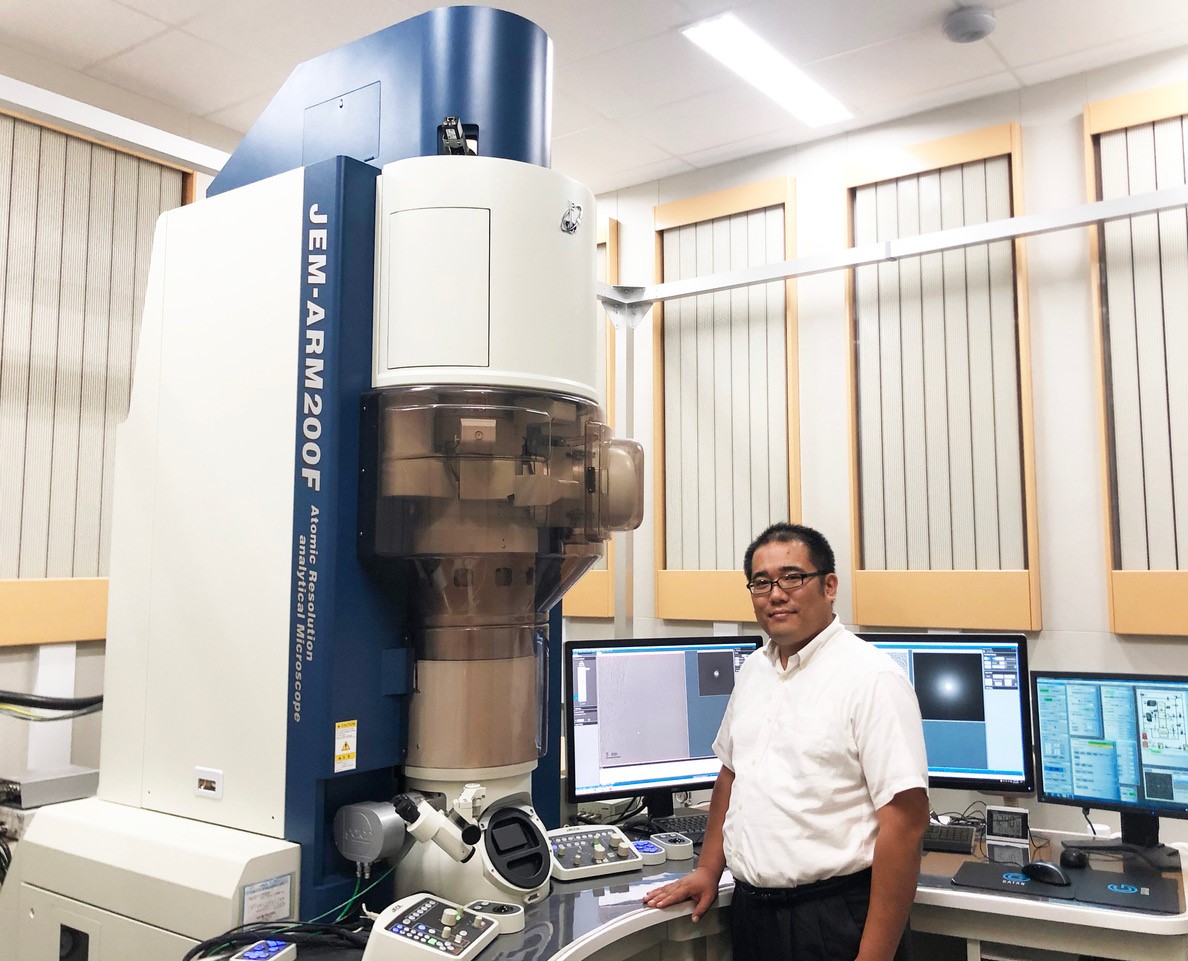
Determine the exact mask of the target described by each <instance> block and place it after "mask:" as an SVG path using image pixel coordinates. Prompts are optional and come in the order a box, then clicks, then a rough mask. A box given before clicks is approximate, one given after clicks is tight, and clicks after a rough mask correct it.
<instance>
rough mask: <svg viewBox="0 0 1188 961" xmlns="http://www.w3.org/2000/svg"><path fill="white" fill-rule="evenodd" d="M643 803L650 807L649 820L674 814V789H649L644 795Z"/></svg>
mask: <svg viewBox="0 0 1188 961" xmlns="http://www.w3.org/2000/svg"><path fill="white" fill-rule="evenodd" d="M643 803H644V807H646V808H647V809H648V819H649V820H654V819H655V818H670V817H672V815H673V807H672V791H648V792H646V793H645V794H644V796H643Z"/></svg>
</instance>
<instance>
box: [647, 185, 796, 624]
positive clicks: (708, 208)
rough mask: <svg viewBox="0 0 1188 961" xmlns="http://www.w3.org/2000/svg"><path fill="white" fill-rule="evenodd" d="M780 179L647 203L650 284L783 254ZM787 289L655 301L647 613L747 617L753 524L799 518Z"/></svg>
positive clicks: (786, 243)
mask: <svg viewBox="0 0 1188 961" xmlns="http://www.w3.org/2000/svg"><path fill="white" fill-rule="evenodd" d="M792 190H793V184H792V181H791V180H790V179H787V178H775V179H773V180H769V181H764V182H762V183H758V184H752V185H748V186H745V187H739V188H735V189H732V190H725V191H721V192H719V193H715V194H709V195H706V196H702V197H696V198H692V199H689V200H683V201H680V202H676V203H671V204H664V205H661V206H659V207H657V208H656V209H655V223H656V231H657V234H656V242H657V272H658V274H659V279H660V281H661V282H664V281H673V280H685V279H690V278H694V277H706V276H708V275H710V274H714V273H721V272H724V271H729V270H735V269H739V268H743V267H751V266H758V265H762V264H769V263H779V262H781V261H784V260H788V259H791V257H792V256H793V246H794V229H795V228H794V224H795V217H794V203H793V199H792V197H793V194H792ZM794 291H795V285H794V283H793V282H792V281H776V282H773V283H768V284H759V285H753V286H751V287H743V288H739V289H737V290H731V291H724V292H720V293H714V294H703V295H697V296H694V297H685V298H680V299H678V300H673V301H669V302H668V303H666V304H665V305H664V306H663V309H659V308H658V309H657V311H656V314H655V316H656V318H657V320H656V324H655V331H656V337H657V343H656V351H655V357H656V364H657V371H656V376H655V382H656V385H657V395H656V404H655V406H656V427H655V431H656V434H655V435H656V437H657V439H658V440H659V443H658V445H657V446H658V453H657V456H656V498H655V501H656V505H657V510H656V558H657V571H656V616H657V617H661V618H679V619H681V620H722V621H726V620H734V621H750V620H753V618H754V611H753V608H752V607H751V602H750V599H749V597H748V595H747V592H746V589H745V587H744V583H743V576H742V573H741V570H740V569H741V566H742V556H743V552H744V551H745V550H746V547H747V545H748V544H749V543H750V542H751V540H752V539H753V538H754V536H755V534H756V533H757V532H758V531H760V530H762V529H763V528H764V527H766V526H768V525H769V524H771V523H773V522H775V521H781V520H788V519H789V518H792V519H797V518H798V517H799V514H800V462H799V453H798V447H799V444H798V412H797V377H796V370H797V365H796V312H795V296H794Z"/></svg>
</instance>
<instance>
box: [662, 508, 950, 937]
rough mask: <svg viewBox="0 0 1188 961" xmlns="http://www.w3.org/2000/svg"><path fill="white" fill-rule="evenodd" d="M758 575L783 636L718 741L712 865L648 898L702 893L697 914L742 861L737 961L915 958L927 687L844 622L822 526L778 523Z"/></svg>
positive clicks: (754, 576)
mask: <svg viewBox="0 0 1188 961" xmlns="http://www.w3.org/2000/svg"><path fill="white" fill-rule="evenodd" d="M743 570H744V572H745V573H746V576H747V588H748V589H749V590H750V592H751V602H752V604H753V605H754V608H755V616H756V618H757V619H758V621H759V625H760V627H762V628H763V630H764V632H765V633H766V634H767V635H768V637H769V638H770V640H769V641H768V643H767V645H766V646H765V647H764V648H763V649H762V650H759V651H756V652H755V653H754V654H753V655H752V656H751V657H749V658H748V659H747V661H746V663H745V664H744V665H743V668H742V670H741V671H740V672H739V675H738V681H737V684H736V685H735V689H734V693H733V694H732V695H731V697H730V703H729V704H728V705H727V708H726V715H725V717H724V718H723V720H722V726H721V728H720V730H719V731H718V737H717V739H716V740H715V741H714V753H715V754H717V755H718V757H719V758H720V759H721V761H722V770H721V773H720V774H719V775H718V779H717V781H716V782H715V784H714V790H713V793H712V795H711V798H710V810H709V823H708V827H707V830H706V835H705V841H704V844H703V846H702V850H701V857H700V859H699V861H698V864H697V867H696V869H694V870H693V871H691V872H690V873H689V874H687V875H685V876H684V877H682V878H680V879H678V880H676V881H674V882H672V883H671V884H667V885H664V886H663V887H661V888H657V889H655V890H653V891H649V892H648V894H647V895H646V896H645V897H644V903H645V904H647V905H649V906H651V907H657V908H663V907H667V906H669V905H672V904H676V903H678V902H681V901H687V900H691V901H694V902H696V903H695V905H694V908H693V920H694V921H697V920H699V919H700V918H701V916H702V915H703V914H705V912H706V911H707V910H708V909H709V907H710V905H711V904H713V902H714V900H715V898H716V897H717V895H718V883H719V880H720V879H721V876H722V872H723V870H724V869H725V868H726V867H729V868H730V870H731V873H732V874H733V875H734V884H735V887H734V897H733V901H732V922H731V927H732V937H733V943H734V961H809V959H811V961H891V959H893V958H894V959H896V961H904V959H906V958H907V934H906V926H907V917H908V911H909V910H910V908H911V905H912V899H913V897H914V896H915V893H916V880H917V878H918V876H919V872H920V842H921V838H922V836H923V833H924V828H925V826H926V825H927V823H928V794H927V790H926V786H927V784H928V767H927V761H926V760H925V756H924V736H923V731H922V728H921V723H920V709H919V705H918V703H917V701H916V696H915V693H914V691H913V690H912V687H911V685H910V683H909V682H908V680H907V678H906V677H905V676H904V674H903V672H902V671H901V670H900V669H899V667H898V666H897V665H896V664H895V662H894V661H892V660H891V658H889V657H888V656H887V655H886V654H884V653H882V652H881V651H878V650H876V649H875V648H873V647H871V646H870V645H868V644H866V643H865V642H863V641H862V640H860V639H859V638H857V637H855V636H854V635H853V634H851V633H850V632H849V631H847V630H845V629H844V628H843V627H842V625H841V623H840V622H839V621H838V619H837V618H836V617H835V616H834V614H833V603H834V600H835V599H836V598H837V585H838V580H837V574H836V573H835V571H834V559H833V550H832V549H831V548H830V546H829V543H828V542H827V541H826V540H825V538H824V537H822V536H821V534H819V533H818V532H817V531H815V530H813V529H812V528H810V527H803V526H801V525H797V524H774V525H772V526H771V527H769V528H768V529H767V530H765V531H764V532H763V533H762V534H760V535H759V536H758V537H757V538H756V539H755V541H754V543H753V544H751V546H750V547H748V548H747V552H746V555H745V557H744V559H743Z"/></svg>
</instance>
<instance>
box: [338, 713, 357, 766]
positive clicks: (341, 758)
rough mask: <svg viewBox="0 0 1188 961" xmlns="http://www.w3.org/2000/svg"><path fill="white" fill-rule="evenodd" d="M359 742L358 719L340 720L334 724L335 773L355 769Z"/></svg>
mask: <svg viewBox="0 0 1188 961" xmlns="http://www.w3.org/2000/svg"><path fill="white" fill-rule="evenodd" d="M358 742H359V722H358V721H338V722H337V723H336V724H335V725H334V773H335V774H337V773H338V772H339V771H353V770H355V763H356V758H357V755H356V745H357V744H358Z"/></svg>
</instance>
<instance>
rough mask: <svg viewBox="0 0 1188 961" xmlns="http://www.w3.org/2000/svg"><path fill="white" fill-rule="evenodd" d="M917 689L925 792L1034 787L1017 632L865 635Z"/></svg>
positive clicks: (1023, 643)
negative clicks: (931, 789)
mask: <svg viewBox="0 0 1188 961" xmlns="http://www.w3.org/2000/svg"><path fill="white" fill-rule="evenodd" d="M859 636H860V637H863V638H865V639H866V640H868V641H870V642H871V643H872V644H874V646H875V647H877V648H879V650H882V651H886V652H887V653H888V654H890V655H891V657H892V658H894V659H895V660H896V661H897V662H898V663H899V665H900V667H902V668H903V670H904V672H905V673H906V674H907V676H908V679H909V680H910V681H911V682H912V686H913V687H914V688H915V690H916V699H917V700H918V701H919V702H920V715H921V717H922V718H923V721H924V749H925V751H926V752H927V755H928V784H929V786H930V787H944V788H958V789H960V790H966V791H982V792H985V793H987V794H1003V795H1010V794H1030V793H1031V792H1032V791H1034V790H1035V764H1034V761H1033V755H1032V749H1031V709H1030V706H1029V703H1028V694H1029V688H1028V684H1027V638H1026V637H1024V636H1023V635H1022V634H870V633H862V634H860V635H859Z"/></svg>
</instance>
